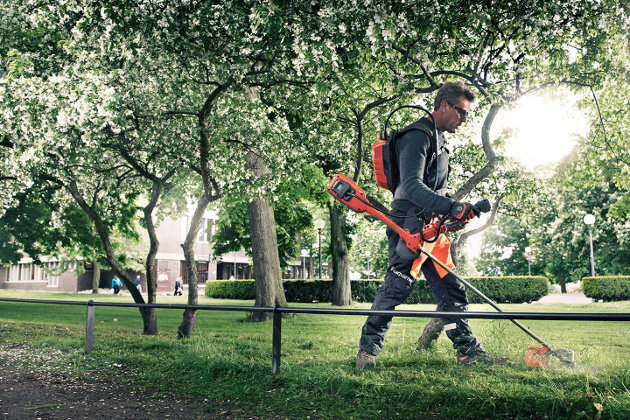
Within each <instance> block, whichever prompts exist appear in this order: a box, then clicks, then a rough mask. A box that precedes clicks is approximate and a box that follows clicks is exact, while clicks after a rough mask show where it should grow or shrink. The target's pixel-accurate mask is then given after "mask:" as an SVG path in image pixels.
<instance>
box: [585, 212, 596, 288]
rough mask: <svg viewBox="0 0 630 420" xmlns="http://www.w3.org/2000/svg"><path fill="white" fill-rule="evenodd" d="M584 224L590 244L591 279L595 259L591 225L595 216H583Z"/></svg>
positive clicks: (593, 275) (593, 272) (593, 273)
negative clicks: (586, 227)
mask: <svg viewBox="0 0 630 420" xmlns="http://www.w3.org/2000/svg"><path fill="white" fill-rule="evenodd" d="M584 223H585V224H586V225H587V226H588V236H589V241H590V243H591V277H595V258H594V257H593V225H594V224H595V216H593V215H592V214H587V215H586V216H584Z"/></svg>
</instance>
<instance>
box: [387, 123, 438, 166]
mask: <svg viewBox="0 0 630 420" xmlns="http://www.w3.org/2000/svg"><path fill="white" fill-rule="evenodd" d="M411 130H422V131H424V132H425V133H426V134H427V136H429V143H430V144H431V157H430V158H429V163H428V164H427V166H426V167H427V170H428V168H429V166H431V165H432V164H433V161H434V160H435V157H436V153H435V151H436V149H437V139H434V138H433V130H431V129H430V128H429V127H428V126H427V125H426V124H423V123H413V124H411V125H408V126H407V127H405V128H403V129H402V130H400V131H399V132H398V133H397V135H398V136H400V135H402V134H405V133H407V132H408V131H411Z"/></svg>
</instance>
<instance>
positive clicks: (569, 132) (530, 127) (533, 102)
mask: <svg viewBox="0 0 630 420" xmlns="http://www.w3.org/2000/svg"><path fill="white" fill-rule="evenodd" d="M576 101H577V98H576V97H575V96H572V95H568V94H567V95H566V96H565V97H564V98H557V97H555V98H553V97H549V96H543V95H536V96H530V97H525V98H523V99H522V100H521V101H520V104H519V105H518V106H517V107H516V108H514V109H512V110H508V111H503V110H501V111H499V113H498V114H497V116H496V118H495V121H494V123H493V124H492V130H491V132H490V133H491V136H492V137H493V138H494V137H495V136H497V135H498V134H499V133H500V131H501V130H502V129H503V128H505V127H512V128H513V129H514V130H515V138H513V139H511V141H510V142H509V143H508V144H507V145H506V150H505V154H506V155H507V156H510V157H512V158H514V159H516V160H518V161H520V162H521V163H522V164H523V165H525V167H526V168H527V169H529V170H533V169H534V168H535V167H536V166H538V165H542V164H549V163H556V162H558V161H559V160H560V159H562V158H563V157H564V156H566V155H567V154H568V153H569V152H570V151H571V149H573V146H574V145H575V136H576V135H581V136H583V135H586V134H587V133H588V123H587V120H586V118H585V116H584V114H582V113H581V112H580V111H579V110H577V105H576Z"/></svg>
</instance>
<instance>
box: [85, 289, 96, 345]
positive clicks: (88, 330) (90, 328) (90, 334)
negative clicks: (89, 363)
mask: <svg viewBox="0 0 630 420" xmlns="http://www.w3.org/2000/svg"><path fill="white" fill-rule="evenodd" d="M93 344H94V301H93V300H89V301H88V303H87V316H86V320H85V354H90V352H91V351H92V346H93Z"/></svg>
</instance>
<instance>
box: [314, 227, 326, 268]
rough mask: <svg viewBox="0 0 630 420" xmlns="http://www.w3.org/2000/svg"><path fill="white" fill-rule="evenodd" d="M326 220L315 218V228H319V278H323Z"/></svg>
mask: <svg viewBox="0 0 630 420" xmlns="http://www.w3.org/2000/svg"><path fill="white" fill-rule="evenodd" d="M323 228H324V221H323V220H322V219H317V220H315V229H317V230H319V278H320V280H321V278H322V229H323Z"/></svg>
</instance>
